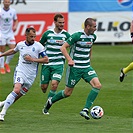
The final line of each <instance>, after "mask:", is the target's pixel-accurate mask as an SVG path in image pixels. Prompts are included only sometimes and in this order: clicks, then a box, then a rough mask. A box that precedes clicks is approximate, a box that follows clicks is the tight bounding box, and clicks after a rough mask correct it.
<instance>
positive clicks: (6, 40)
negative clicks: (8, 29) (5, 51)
mask: <svg viewBox="0 0 133 133" xmlns="http://www.w3.org/2000/svg"><path fill="white" fill-rule="evenodd" d="M6 44H8V45H10V44H14V45H15V44H16V41H15V37H14V34H9V35H4V34H1V33H0V46H5V45H6Z"/></svg>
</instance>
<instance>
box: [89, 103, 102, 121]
mask: <svg viewBox="0 0 133 133" xmlns="http://www.w3.org/2000/svg"><path fill="white" fill-rule="evenodd" d="M103 114H104V111H103V109H102V108H101V107H100V106H94V107H93V108H92V109H91V111H90V115H91V116H92V118H93V119H100V118H101V117H102V116H103Z"/></svg>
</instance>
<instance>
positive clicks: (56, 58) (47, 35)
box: [40, 29, 70, 65]
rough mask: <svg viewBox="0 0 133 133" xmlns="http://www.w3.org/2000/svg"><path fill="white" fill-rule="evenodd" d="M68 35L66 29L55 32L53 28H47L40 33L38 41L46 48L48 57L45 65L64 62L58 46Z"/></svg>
mask: <svg viewBox="0 0 133 133" xmlns="http://www.w3.org/2000/svg"><path fill="white" fill-rule="evenodd" d="M69 37H70V34H69V33H68V32H67V31H66V30H62V31H61V32H60V33H56V32H55V31H54V29H50V30H47V31H46V32H44V34H43V35H42V38H41V40H40V43H41V44H43V45H44V46H45V48H46V54H47V56H48V57H49V63H48V64H45V65H59V64H64V60H65V57H64V55H63V54H62V52H61V51H60V47H61V46H62V45H63V44H64V42H65V41H66V40H67V39H68V38H69Z"/></svg>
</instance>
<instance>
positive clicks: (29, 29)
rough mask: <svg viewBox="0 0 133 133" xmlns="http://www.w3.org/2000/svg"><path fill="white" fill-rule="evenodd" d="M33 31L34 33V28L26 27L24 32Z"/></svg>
mask: <svg viewBox="0 0 133 133" xmlns="http://www.w3.org/2000/svg"><path fill="white" fill-rule="evenodd" d="M31 30H32V31H33V32H34V33H36V30H35V29H34V28H33V27H29V28H27V29H26V31H25V33H26V34H28V33H29V32H30V31H31Z"/></svg>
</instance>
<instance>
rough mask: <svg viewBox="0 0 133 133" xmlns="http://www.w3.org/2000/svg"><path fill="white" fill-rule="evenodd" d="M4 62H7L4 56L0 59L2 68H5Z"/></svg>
mask: <svg viewBox="0 0 133 133" xmlns="http://www.w3.org/2000/svg"><path fill="white" fill-rule="evenodd" d="M1 54H2V52H1ZM4 60H5V57H4V56H2V57H0V67H1V68H4Z"/></svg>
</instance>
